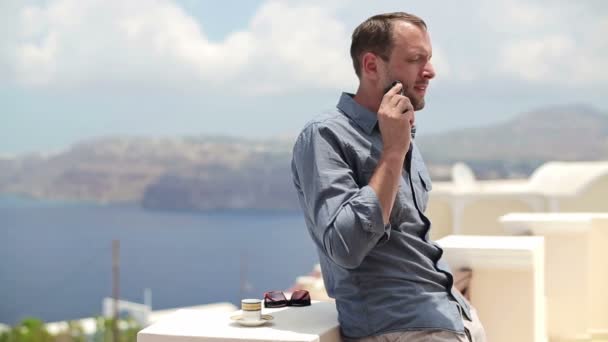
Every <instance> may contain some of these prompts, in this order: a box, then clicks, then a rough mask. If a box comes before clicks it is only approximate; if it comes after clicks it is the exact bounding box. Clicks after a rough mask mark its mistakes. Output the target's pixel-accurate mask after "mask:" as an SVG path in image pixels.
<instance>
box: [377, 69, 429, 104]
mask: <svg viewBox="0 0 608 342" xmlns="http://www.w3.org/2000/svg"><path fill="white" fill-rule="evenodd" d="M393 81H400V82H401V84H402V86H403V95H404V96H405V97H407V98H408V99H410V102H411V103H412V107H414V110H415V111H419V110H422V108H424V105H425V102H424V97H421V98H418V97H417V95H416V94H414V93H413V92H414V89H413V87H411V85H410V84H407V83H403V81H401V80H400V79H399V78H397V77H391V75H390V74H387V84H386V86H385V87H384V89H388V88H389V87H390V86H391V84H392V82H393Z"/></svg>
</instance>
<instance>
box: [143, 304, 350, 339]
mask: <svg viewBox="0 0 608 342" xmlns="http://www.w3.org/2000/svg"><path fill="white" fill-rule="evenodd" d="M236 314H240V311H236V312H233V313H225V312H219V313H209V312H200V311H197V310H188V309H183V310H178V311H177V312H176V313H174V314H172V315H171V316H169V317H167V318H165V319H163V320H161V321H159V322H157V323H155V324H153V325H151V326H149V327H147V328H145V329H143V330H142V331H140V332H139V333H138V334H137V342H159V341H163V342H171V341H180V342H184V341H191V342H203V341H214V342H219V341H222V342H227V341H238V342H241V341H257V342H262V341H269V342H270V341H310V342H312V341H319V342H334V341H336V342H337V341H340V329H339V325H338V320H337V319H338V314H337V311H336V307H335V303H334V302H313V303H312V305H311V306H305V307H287V308H279V309H264V308H263V309H262V314H270V315H272V316H273V317H274V319H273V320H272V321H271V322H269V323H266V324H265V325H263V326H260V327H242V326H240V325H238V324H237V323H236V322H234V321H232V320H231V319H230V316H233V315H236Z"/></svg>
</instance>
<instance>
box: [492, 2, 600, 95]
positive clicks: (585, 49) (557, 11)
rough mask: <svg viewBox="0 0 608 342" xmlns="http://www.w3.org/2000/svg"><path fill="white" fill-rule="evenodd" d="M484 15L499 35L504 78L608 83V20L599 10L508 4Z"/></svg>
mask: <svg viewBox="0 0 608 342" xmlns="http://www.w3.org/2000/svg"><path fill="white" fill-rule="evenodd" d="M486 6H487V5H486ZM483 14H485V15H487V18H488V20H489V21H490V22H491V25H492V26H493V27H494V28H495V29H496V30H498V31H499V32H498V33H499V34H498V35H497V39H501V41H500V43H499V49H498V59H497V60H496V61H497V62H496V64H495V71H497V73H498V74H500V75H502V76H506V77H509V78H513V79H518V80H523V81H527V82H532V83H543V84H544V83H551V84H554V85H555V84H561V85H564V86H580V85H593V84H599V83H608V62H607V61H608V43H607V42H606V40H605V37H606V35H608V19H607V18H608V17H606V16H605V14H604V13H602V11H597V12H596V11H595V8H594V7H593V6H589V4H585V3H584V2H577V3H573V2H569V3H568V2H566V3H560V4H558V5H556V4H554V3H544V4H543V3H529V2H523V1H508V2H504V1H503V2H498V3H496V5H495V6H493V7H492V6H488V7H486V10H485V12H484V13H483ZM582 17H586V18H587V19H586V20H581V18H582ZM498 37H500V38H498Z"/></svg>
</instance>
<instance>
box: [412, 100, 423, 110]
mask: <svg viewBox="0 0 608 342" xmlns="http://www.w3.org/2000/svg"><path fill="white" fill-rule="evenodd" d="M412 104H413V105H414V106H413V107H414V110H415V111H419V110H422V108H424V104H425V103H424V98H422V99H420V100H418V101H416V103H412Z"/></svg>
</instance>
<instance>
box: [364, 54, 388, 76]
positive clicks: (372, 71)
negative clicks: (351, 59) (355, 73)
mask: <svg viewBox="0 0 608 342" xmlns="http://www.w3.org/2000/svg"><path fill="white" fill-rule="evenodd" d="M381 63H382V61H381V60H380V57H378V56H377V55H375V54H374V53H372V52H366V53H364V54H363V55H362V56H361V76H362V77H365V78H367V79H370V80H376V79H378V75H379V73H380V70H379V68H382V67H383V65H380V64H381Z"/></svg>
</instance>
